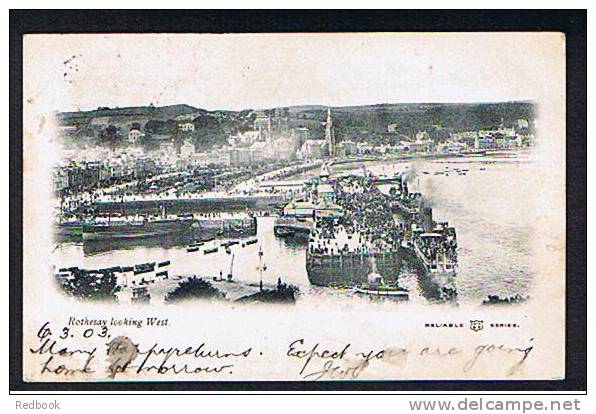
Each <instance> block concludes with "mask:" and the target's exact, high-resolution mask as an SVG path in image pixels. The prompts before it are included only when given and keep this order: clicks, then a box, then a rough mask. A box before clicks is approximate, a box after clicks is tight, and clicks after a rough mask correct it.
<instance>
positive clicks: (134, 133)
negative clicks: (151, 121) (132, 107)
mask: <svg viewBox="0 0 596 414" xmlns="http://www.w3.org/2000/svg"><path fill="white" fill-rule="evenodd" d="M143 136H145V134H143V133H142V132H141V130H140V129H138V128H131V129H130V131H128V142H130V143H131V144H134V143H136V142H137V141H138V140H139V138H141V137H143Z"/></svg>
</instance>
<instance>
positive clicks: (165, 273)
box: [155, 270, 168, 279]
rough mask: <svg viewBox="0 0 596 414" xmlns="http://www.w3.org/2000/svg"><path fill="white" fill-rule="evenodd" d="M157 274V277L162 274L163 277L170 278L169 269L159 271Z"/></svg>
mask: <svg viewBox="0 0 596 414" xmlns="http://www.w3.org/2000/svg"><path fill="white" fill-rule="evenodd" d="M155 276H157V277H160V276H161V277H165V278H166V279H167V278H168V271H167V270H164V271H163V272H157V273H156V274H155Z"/></svg>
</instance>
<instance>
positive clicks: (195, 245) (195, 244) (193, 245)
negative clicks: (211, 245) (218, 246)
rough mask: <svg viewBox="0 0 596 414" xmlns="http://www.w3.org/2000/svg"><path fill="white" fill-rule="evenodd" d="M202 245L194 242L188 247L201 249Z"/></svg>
mask: <svg viewBox="0 0 596 414" xmlns="http://www.w3.org/2000/svg"><path fill="white" fill-rule="evenodd" d="M204 244H205V243H204V242H196V243H191V244H189V245H188V247H201V246H202V245H204Z"/></svg>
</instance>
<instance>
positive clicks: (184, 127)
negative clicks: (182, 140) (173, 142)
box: [178, 122, 195, 132]
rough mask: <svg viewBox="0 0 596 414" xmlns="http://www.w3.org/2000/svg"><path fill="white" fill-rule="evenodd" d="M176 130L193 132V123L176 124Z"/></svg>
mask: <svg viewBox="0 0 596 414" xmlns="http://www.w3.org/2000/svg"><path fill="white" fill-rule="evenodd" d="M178 130H179V131H183V132H193V131H194V130H195V124H193V123H192V122H184V123H181V124H178Z"/></svg>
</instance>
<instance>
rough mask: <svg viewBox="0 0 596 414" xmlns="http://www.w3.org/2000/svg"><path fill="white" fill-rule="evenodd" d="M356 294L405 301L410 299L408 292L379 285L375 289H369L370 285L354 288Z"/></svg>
mask: <svg viewBox="0 0 596 414" xmlns="http://www.w3.org/2000/svg"><path fill="white" fill-rule="evenodd" d="M354 292H356V293H361V294H364V295H372V296H392V297H400V298H403V299H408V298H409V297H410V294H409V293H408V291H407V290H405V289H403V288H400V287H394V286H386V285H379V286H375V287H372V286H371V287H369V286H368V285H361V286H357V287H355V288H354Z"/></svg>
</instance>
